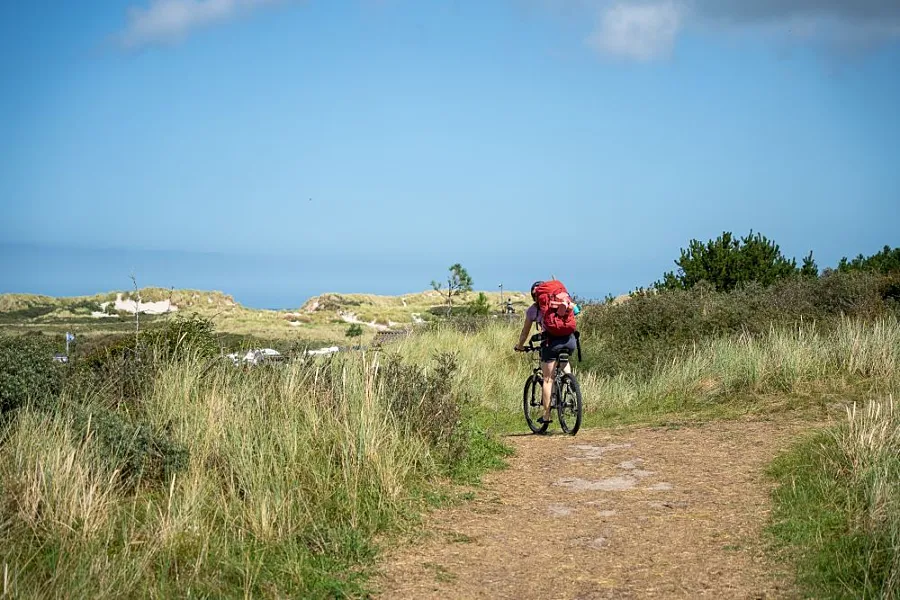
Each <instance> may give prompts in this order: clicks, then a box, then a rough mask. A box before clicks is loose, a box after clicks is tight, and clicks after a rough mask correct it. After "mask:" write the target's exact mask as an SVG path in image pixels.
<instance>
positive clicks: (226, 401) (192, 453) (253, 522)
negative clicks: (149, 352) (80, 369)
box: [0, 355, 497, 598]
mask: <svg viewBox="0 0 900 600" xmlns="http://www.w3.org/2000/svg"><path fill="white" fill-rule="evenodd" d="M383 368H385V367H383V366H382V365H381V364H380V363H379V362H377V361H376V360H375V359H374V358H373V357H371V356H365V355H355V356H348V357H341V358H338V359H333V360H330V361H319V362H306V361H303V362H301V361H297V362H293V363H291V364H289V365H287V366H286V367H283V368H273V369H257V370H254V371H250V372H246V371H242V370H239V369H234V368H230V367H228V366H227V365H219V366H214V367H212V368H210V367H209V365H207V364H206V363H204V362H203V361H200V360H199V359H196V358H188V359H185V360H180V361H177V362H174V363H172V364H169V365H167V366H165V367H164V368H163V369H162V370H161V371H160V372H159V373H158V374H157V375H156V377H155V380H154V382H153V386H152V389H151V391H150V392H149V393H148V394H147V395H146V396H144V397H142V398H141V399H140V400H139V401H138V402H137V403H136V404H133V405H132V406H131V407H130V408H128V410H127V411H126V412H125V413H123V415H124V418H127V419H129V420H132V421H134V422H139V423H141V425H142V426H144V427H146V428H147V429H149V430H150V431H153V432H156V434H159V435H166V436H168V437H169V438H170V439H171V440H172V443H173V444H175V445H178V446H179V447H182V448H184V449H185V450H186V451H187V456H188V457H189V458H188V460H187V462H186V464H185V466H184V468H182V469H181V470H180V471H177V472H172V473H171V474H170V475H169V476H167V477H166V478H165V479H164V480H162V481H158V482H157V481H154V480H148V479H146V478H145V479H140V478H139V480H138V482H137V483H136V484H135V483H133V482H131V483H128V482H126V481H125V479H124V475H123V469H124V465H123V463H122V459H121V458H119V456H118V455H117V453H116V451H115V450H113V451H111V450H110V445H109V443H108V440H107V443H100V441H99V439H98V436H97V435H96V427H95V426H93V425H92V422H91V419H90V418H88V419H87V422H86V423H85V422H84V421H77V420H73V419H72V418H71V416H70V414H71V411H70V410H69V409H70V408H72V409H75V408H77V409H78V410H79V411H81V414H83V413H84V412H85V411H86V412H87V413H88V414H91V411H95V412H96V413H97V414H99V413H101V412H103V411H102V407H101V406H97V405H92V404H91V402H92V401H93V402H96V400H92V399H91V398H88V397H71V396H65V395H64V397H63V398H62V399H61V400H60V403H59V405H58V408H57V409H55V410H49V411H48V410H46V409H42V408H39V407H37V406H32V407H27V408H23V409H20V410H19V411H18V414H17V417H16V419H15V421H14V422H13V424H12V425H11V427H10V428H9V430H8V431H7V434H6V437H5V441H4V442H3V444H2V446H0V563H3V565H4V566H5V568H6V573H7V578H6V583H5V585H6V588H5V590H4V591H5V593H10V594H11V595H13V596H16V597H46V596H51V595H55V594H58V593H59V591H60V590H65V593H66V595H71V596H76V597H77V596H91V597H98V598H107V597H123V596H124V597H133V596H138V595H140V596H147V595H149V596H151V597H170V596H172V595H177V596H194V595H196V596H212V597H234V596H248V595H249V596H290V597H333V596H346V595H352V596H358V595H362V594H363V587H362V585H363V581H364V575H365V573H366V570H367V565H369V564H370V561H371V559H372V557H373V556H374V552H375V547H374V545H373V543H372V540H373V539H374V537H375V536H377V535H379V534H380V533H382V532H386V531H390V530H391V529H392V528H394V527H396V526H398V525H400V524H402V523H403V522H404V521H406V520H408V519H411V518H414V517H415V515H417V514H418V512H419V511H420V510H422V507H423V505H424V503H425V498H424V492H425V491H426V490H428V489H430V488H431V487H433V486H434V483H431V482H433V481H437V480H441V479H443V478H445V477H447V476H454V475H457V474H458V475H459V476H460V477H463V478H466V477H475V476H477V473H478V472H479V471H482V470H483V469H484V468H487V467H488V466H496V464H497V462H496V461H497V451H496V447H495V446H492V445H491V444H496V442H493V441H490V442H488V443H486V442H485V439H484V438H478V437H476V436H472V435H471V431H470V430H469V429H467V428H466V427H467V425H466V415H465V414H464V413H462V412H461V413H458V415H459V419H458V420H457V421H453V422H449V423H446V427H444V428H441V429H439V430H434V429H433V428H432V429H428V428H426V426H425V425H426V424H425V423H423V422H417V421H415V420H410V419H411V417H409V416H404V414H400V413H398V412H397V411H396V409H395V408H394V407H393V404H394V403H395V402H397V398H398V397H399V395H402V394H404V393H408V394H409V395H410V396H416V397H419V398H420V399H422V398H425V399H426V400H427V402H431V403H432V404H431V405H429V406H438V405H441V403H444V404H450V405H456V404H455V403H456V402H457V398H456V397H455V396H454V395H453V391H452V388H451V387H450V383H449V382H451V381H452V373H450V372H446V373H445V375H446V376H447V377H448V379H445V380H444V384H445V385H444V387H443V388H440V389H438V388H437V387H435V386H431V383H430V380H428V379H427V378H426V376H425V375H423V374H422V373H421V372H419V371H416V372H412V371H410V372H408V373H407V375H405V376H404V377H401V378H400V379H394V380H393V381H390V382H388V381H387V380H386V379H385V378H384V377H382V376H381V375H379V373H380V371H381V369H383ZM436 368H438V367H436ZM429 399H430V400H429ZM92 406H94V408H92ZM437 412H439V411H436V410H432V411H429V414H436V413H437ZM406 414H409V413H406ZM429 425H430V423H429ZM460 425H461V427H460ZM114 446H115V444H113V447H114Z"/></svg>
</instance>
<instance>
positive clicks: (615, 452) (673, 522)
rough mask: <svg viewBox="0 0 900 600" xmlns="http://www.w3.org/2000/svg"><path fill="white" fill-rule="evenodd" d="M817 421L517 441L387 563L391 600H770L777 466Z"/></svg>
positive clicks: (778, 590) (775, 577)
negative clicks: (769, 541) (504, 460)
mask: <svg viewBox="0 0 900 600" xmlns="http://www.w3.org/2000/svg"><path fill="white" fill-rule="evenodd" d="M809 427H810V423H809V422H808V421H799V420H782V419H777V420H771V421H768V420H753V421H737V422H716V423H709V424H704V425H696V426H694V425H692V426H685V427H660V428H632V427H628V428H617V429H612V430H606V429H589V430H584V431H582V433H580V434H579V435H578V436H577V437H574V438H573V437H569V436H566V435H561V434H559V435H551V436H533V435H522V436H511V437H508V438H507V442H508V443H509V444H511V445H512V446H513V447H514V448H515V450H516V454H515V456H514V457H513V458H511V459H510V467H509V468H508V469H506V470H504V471H500V472H495V473H492V474H490V475H488V476H487V477H485V480H484V487H483V488H480V489H478V490H477V492H476V498H475V500H474V501H473V502H468V503H463V504H461V505H458V506H454V507H452V508H448V509H444V510H440V511H437V512H436V513H434V514H433V515H432V516H431V517H430V518H429V521H428V523H427V525H426V528H425V529H426V533H425V534H424V538H423V537H422V536H416V537H415V538H413V539H412V540H411V541H410V543H409V544H408V545H405V546H403V547H401V548H399V549H398V550H396V551H395V552H394V553H393V554H391V555H390V556H389V557H388V558H387V560H386V562H385V565H384V566H383V572H382V575H381V577H380V580H379V582H378V589H379V592H380V593H381V595H382V597H384V598H422V597H433V598H446V597H454V598H470V597H482V598H525V597H542V598H628V597H641V598H646V597H665V598H672V597H684V598H688V597H698V596H707V597H715V598H723V597H728V598H772V597H784V596H790V595H792V584H791V577H790V573H788V572H785V569H784V568H782V567H780V566H779V565H777V564H774V563H773V560H772V557H771V555H769V557H766V555H765V552H764V550H765V548H764V544H765V541H764V540H765V537H764V536H763V534H762V529H763V527H765V524H766V521H767V517H768V514H769V509H770V499H769V493H770V491H771V485H772V483H771V480H767V479H766V477H765V475H764V470H765V468H766V466H767V465H768V464H769V463H770V462H771V460H772V459H773V457H774V456H775V455H776V454H777V453H778V452H779V450H781V449H783V448H784V447H786V446H787V445H789V444H790V442H791V440H792V439H795V438H796V436H797V434H798V433H800V432H801V431H803V430H804V429H808V428H809Z"/></svg>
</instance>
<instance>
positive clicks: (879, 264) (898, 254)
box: [838, 246, 900, 275]
mask: <svg viewBox="0 0 900 600" xmlns="http://www.w3.org/2000/svg"><path fill="white" fill-rule="evenodd" d="M838 270H839V271H843V272H849V271H870V272H875V273H882V274H884V275H887V274H890V273H900V248H894V249H893V250H892V249H891V247H890V246H885V247H884V248H882V249H881V252H876V253H875V254H873V255H872V256H863V255H862V254H860V255H859V256H857V257H856V258H854V259H853V260H849V261H848V260H847V258H846V257H845V258H842V259H841V262H840V263H839V264H838Z"/></svg>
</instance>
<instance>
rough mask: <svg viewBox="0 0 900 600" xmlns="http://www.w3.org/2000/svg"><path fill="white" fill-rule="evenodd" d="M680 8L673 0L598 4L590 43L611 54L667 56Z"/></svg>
mask: <svg viewBox="0 0 900 600" xmlns="http://www.w3.org/2000/svg"><path fill="white" fill-rule="evenodd" d="M682 17H683V16H682V10H681V8H680V7H679V6H678V5H676V4H675V3H674V2H671V1H670V2H657V3H652V4H643V3H641V4H635V3H627V2H621V3H618V4H614V5H612V6H605V7H602V8H600V10H599V14H598V19H597V26H596V28H595V29H594V31H593V32H592V33H591V35H590V37H589V38H588V43H589V44H590V45H591V47H593V48H595V49H596V50H598V51H600V52H601V53H604V54H609V55H612V56H617V57H622V58H627V59H632V60H638V61H648V60H653V59H655V58H660V57H663V56H667V55H668V54H669V53H670V52H671V51H672V47H673V46H674V44H675V37H676V35H677V34H678V31H679V29H680V28H681V23H682Z"/></svg>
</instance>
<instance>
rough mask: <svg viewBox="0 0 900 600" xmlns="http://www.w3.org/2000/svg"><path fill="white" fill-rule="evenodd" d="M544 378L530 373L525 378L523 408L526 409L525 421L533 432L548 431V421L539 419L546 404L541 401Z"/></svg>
mask: <svg viewBox="0 0 900 600" xmlns="http://www.w3.org/2000/svg"><path fill="white" fill-rule="evenodd" d="M542 386H543V380H542V379H541V377H540V376H539V375H533V374H532V375H529V377H528V379H526V380H525V389H524V390H522V408H523V409H524V411H525V421H526V422H527V423H528V428H529V429H531V431H532V433H537V434H541V433H546V432H547V426H548V423H538V419H539V418H540V417H541V416H542V415H543V414H544V405H543V404H542V403H541V388H542Z"/></svg>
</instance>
